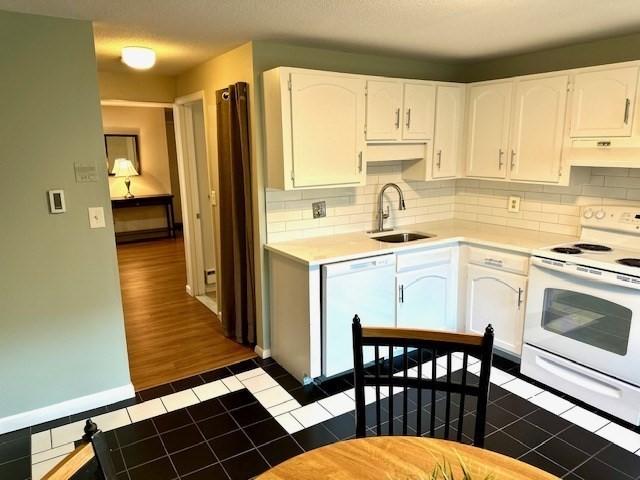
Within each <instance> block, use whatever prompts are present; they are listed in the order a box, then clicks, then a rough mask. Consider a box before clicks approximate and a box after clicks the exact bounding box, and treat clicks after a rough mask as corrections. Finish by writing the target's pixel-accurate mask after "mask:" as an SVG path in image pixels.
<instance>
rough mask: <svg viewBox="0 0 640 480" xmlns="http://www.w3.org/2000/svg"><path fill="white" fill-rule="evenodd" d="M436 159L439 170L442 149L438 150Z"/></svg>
mask: <svg viewBox="0 0 640 480" xmlns="http://www.w3.org/2000/svg"><path fill="white" fill-rule="evenodd" d="M437 155H438V161H437V162H436V165H437V166H438V170H440V167H441V166H442V150H438V153H437Z"/></svg>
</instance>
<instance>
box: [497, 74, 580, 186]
mask: <svg viewBox="0 0 640 480" xmlns="http://www.w3.org/2000/svg"><path fill="white" fill-rule="evenodd" d="M568 82H569V77H568V76H567V75H560V76H557V77H547V78H536V79H532V80H521V81H519V82H518V83H517V86H516V95H515V106H514V109H513V122H512V128H511V147H510V148H509V165H510V167H509V168H510V170H511V179H512V180H529V181H533V182H556V181H558V179H559V177H560V158H561V154H562V136H563V135H562V134H563V130H564V119H565V110H566V104H567V83H568Z"/></svg>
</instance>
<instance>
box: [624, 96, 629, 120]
mask: <svg viewBox="0 0 640 480" xmlns="http://www.w3.org/2000/svg"><path fill="white" fill-rule="evenodd" d="M630 108H631V100H629V99H628V98H627V99H626V100H625V101H624V123H625V125H627V124H628V123H629V109H630Z"/></svg>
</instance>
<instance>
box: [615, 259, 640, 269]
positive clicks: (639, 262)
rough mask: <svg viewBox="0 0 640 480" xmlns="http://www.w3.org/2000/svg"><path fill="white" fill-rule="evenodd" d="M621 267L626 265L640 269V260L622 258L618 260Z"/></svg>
mask: <svg viewBox="0 0 640 480" xmlns="http://www.w3.org/2000/svg"><path fill="white" fill-rule="evenodd" d="M616 261H617V262H618V263H619V264H620V265H626V266H627V267H636V268H640V258H621V259H620V260H616Z"/></svg>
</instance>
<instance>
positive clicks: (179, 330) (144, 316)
mask: <svg viewBox="0 0 640 480" xmlns="http://www.w3.org/2000/svg"><path fill="white" fill-rule="evenodd" d="M118 263H119V269H120V287H121V290H122V302H123V305H124V317H125V328H126V334H127V348H128V352H129V368H130V371H131V380H132V382H133V385H134V387H135V389H136V391H138V390H142V389H145V388H149V387H153V386H156V385H161V384H164V383H168V382H171V381H174V380H178V379H181V378H185V377H189V376H192V375H194V374H197V373H201V372H204V371H207V370H212V369H214V368H218V367H221V366H224V365H229V364H232V363H236V362H239V361H241V360H245V359H248V358H252V357H255V353H254V352H253V350H252V349H251V348H249V347H246V346H243V345H239V344H237V343H235V342H234V341H232V340H229V339H227V338H225V337H224V336H223V334H222V328H221V326H220V323H219V322H218V320H217V318H215V315H214V314H213V313H212V312H211V311H210V310H209V309H207V308H206V307H205V306H204V305H203V304H201V303H200V302H199V301H198V300H196V299H195V298H193V297H191V296H189V295H188V294H187V293H186V292H185V283H186V267H185V259H184V243H183V240H182V238H177V239H167V240H157V241H153V242H145V243H130V244H122V245H118Z"/></svg>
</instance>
